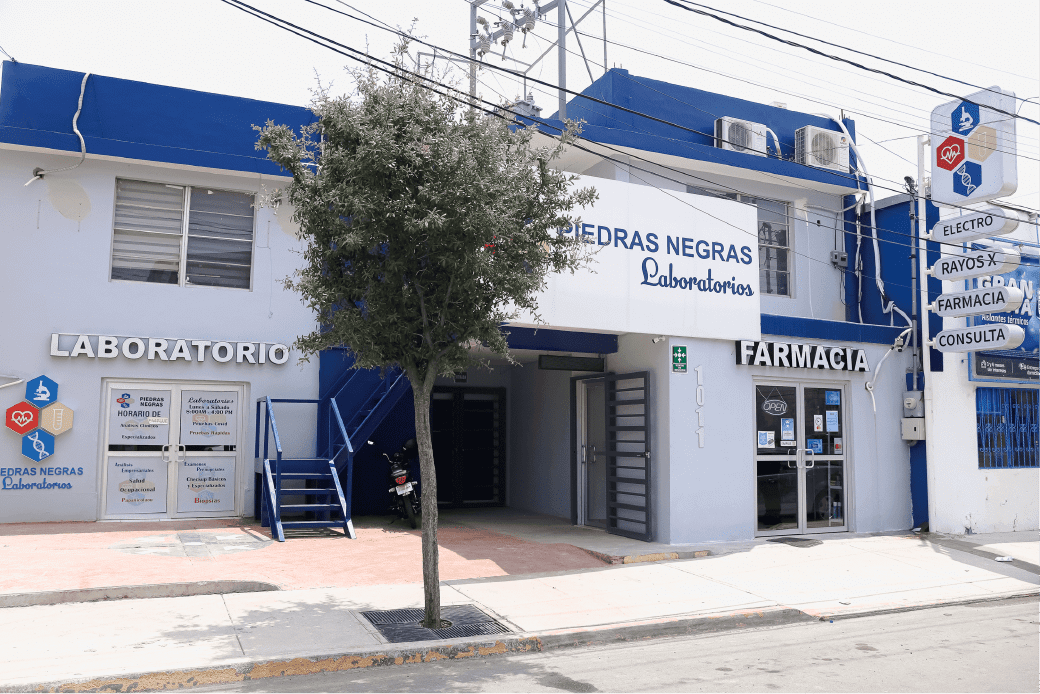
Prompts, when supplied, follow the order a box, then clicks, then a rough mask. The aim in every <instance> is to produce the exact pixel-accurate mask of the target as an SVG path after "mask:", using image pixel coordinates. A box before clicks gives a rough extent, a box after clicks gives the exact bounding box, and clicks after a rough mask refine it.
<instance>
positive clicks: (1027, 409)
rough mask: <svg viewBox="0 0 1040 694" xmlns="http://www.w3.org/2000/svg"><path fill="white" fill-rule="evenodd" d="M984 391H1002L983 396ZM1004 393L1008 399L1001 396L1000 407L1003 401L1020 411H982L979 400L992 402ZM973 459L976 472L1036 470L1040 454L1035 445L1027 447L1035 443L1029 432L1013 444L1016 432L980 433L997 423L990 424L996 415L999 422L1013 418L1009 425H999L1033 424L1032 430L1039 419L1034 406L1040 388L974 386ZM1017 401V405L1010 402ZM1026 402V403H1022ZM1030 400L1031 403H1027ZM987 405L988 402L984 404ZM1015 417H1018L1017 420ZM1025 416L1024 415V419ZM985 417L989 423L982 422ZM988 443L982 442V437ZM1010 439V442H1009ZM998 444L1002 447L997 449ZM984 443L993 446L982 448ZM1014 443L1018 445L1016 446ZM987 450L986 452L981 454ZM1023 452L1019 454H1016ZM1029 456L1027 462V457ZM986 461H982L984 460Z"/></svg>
mask: <svg viewBox="0 0 1040 694" xmlns="http://www.w3.org/2000/svg"><path fill="white" fill-rule="evenodd" d="M983 391H1001V393H993V394H991V395H988V396H987V395H985V394H984V393H983ZM1003 393H1008V394H1009V397H1008V399H1007V400H1006V401H1005V400H1004V399H1003V397H1000V400H1001V401H1002V404H1003V403H1004V402H1006V403H1007V404H1009V405H1011V406H1017V407H1018V408H1019V410H1020V411H1019V412H1017V413H1012V412H1010V410H1000V411H998V410H985V411H983V410H981V406H982V405H983V402H982V400H984V399H989V400H990V401H991V402H992V400H995V399H997V398H998V396H1000V395H1002V394H1003ZM1010 393H1023V395H1021V396H1017V397H1016V396H1010ZM974 400H975V456H976V464H977V466H978V469H979V470H986V471H990V470H1035V469H1037V468H1038V467H1040V451H1038V450H1037V449H1036V447H1035V446H1028V443H1030V442H1035V441H1036V440H1037V439H1036V438H1032V441H1030V440H1029V439H1030V438H1031V436H1032V437H1035V436H1036V434H1032V435H1030V433H1029V432H1021V435H1022V438H1020V439H1018V441H1017V442H1016V441H1015V438H1016V432H1014V431H1010V432H1008V431H996V432H993V431H987V432H986V433H985V434H984V433H983V431H982V428H983V426H984V425H993V424H998V423H997V422H995V421H992V418H994V417H997V416H999V417H1000V418H1001V419H1002V420H1006V419H1007V418H1008V417H1011V418H1012V422H1006V421H1002V422H1000V423H999V424H1017V425H1018V426H1028V425H1029V424H1032V425H1033V426H1034V427H1035V426H1036V425H1037V420H1038V419H1040V413H1038V412H1037V411H1036V404H1037V402H1038V400H1040V388H1029V387H1018V388H1016V387H1007V386H1004V387H1001V386H977V387H976V388H975V397H974ZM1012 400H1017V402H1011V401H1012ZM1022 400H1025V401H1026V402H1022ZM1029 400H1032V402H1028V401H1029ZM986 404H990V403H986ZM1026 413H1031V414H1032V415H1033V420H1032V422H1029V421H1028V414H1026ZM1016 414H1017V417H1016ZM1023 414H1025V416H1023ZM984 417H985V418H987V419H989V420H991V421H986V420H983V418H984ZM984 436H985V437H986V439H987V440H985V441H984V440H983V437H984ZM1009 437H1010V439H1011V441H1009ZM998 441H999V442H1000V443H1001V444H1002V445H1001V446H1000V447H999V450H998V446H997V443H998ZM984 443H991V444H993V445H992V446H989V447H987V446H984V445H982V444H984ZM1016 443H1017V445H1016ZM984 451H986V452H984ZM1017 453H1022V455H1020V456H1019V455H1016V454H1017ZM1030 453H1031V454H1032V457H1031V459H1030V456H1029V454H1030ZM987 457H988V460H985V461H984V458H987Z"/></svg>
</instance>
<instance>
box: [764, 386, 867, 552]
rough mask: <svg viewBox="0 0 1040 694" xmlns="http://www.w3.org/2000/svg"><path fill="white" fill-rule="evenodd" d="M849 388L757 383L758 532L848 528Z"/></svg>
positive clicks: (816, 530) (801, 531) (784, 532)
mask: <svg viewBox="0 0 1040 694" xmlns="http://www.w3.org/2000/svg"><path fill="white" fill-rule="evenodd" d="M843 400H844V387H843V386H842V385H833V386H811V387H810V386H803V385H798V384H784V383H756V384H755V432H754V433H755V481H756V525H755V530H756V534H758V535H790V534H800V533H819V532H836V531H844V530H847V529H848V525H847V523H846V521H845V518H846V514H847V505H846V496H845V476H846V475H845V472H846V470H845V441H846V439H847V434H846V433H845V431H844V427H845V416H844V410H843Z"/></svg>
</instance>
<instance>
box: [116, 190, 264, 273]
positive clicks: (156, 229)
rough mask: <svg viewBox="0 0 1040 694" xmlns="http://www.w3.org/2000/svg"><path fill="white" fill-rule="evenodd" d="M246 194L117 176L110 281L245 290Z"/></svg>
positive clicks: (249, 203) (249, 235)
mask: <svg viewBox="0 0 1040 694" xmlns="http://www.w3.org/2000/svg"><path fill="white" fill-rule="evenodd" d="M253 202H254V196H253V195H252V194H250V193H238V192H233V191H227V190H219V189H216V188H206V187H198V186H175V185H164V184H162V183H148V182H145V181H130V180H124V179H116V214H115V225H114V230H113V241H112V273H111V278H112V279H114V280H130V281H135V282H157V283H160V284H176V285H180V286H185V285H202V286H209V287H232V288H237V289H249V287H250V279H251V274H252V272H251V271H252V265H253Z"/></svg>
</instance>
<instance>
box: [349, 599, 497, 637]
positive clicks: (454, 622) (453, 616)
mask: <svg viewBox="0 0 1040 694" xmlns="http://www.w3.org/2000/svg"><path fill="white" fill-rule="evenodd" d="M361 615H362V616H363V617H364V618H365V619H367V620H368V621H369V622H370V623H371V624H372V626H374V627H375V628H376V629H378V630H379V633H380V634H382V635H383V638H385V639H386V640H387V641H389V642H390V643H408V642H411V641H442V640H444V639H460V638H466V637H469V636H491V635H494V634H508V633H509V630H508V629H506V628H505V627H504V626H502V625H501V624H499V623H498V622H496V621H495V620H494V619H492V618H491V617H489V616H487V615H486V614H484V612H483V611H482V610H480V609H479V608H477V607H474V606H473V605H447V606H445V607H442V608H441V618H442V619H446V620H448V621H449V622H451V626H450V627H445V628H444V629H427V628H426V627H423V626H419V622H421V621H422V619H423V617H424V616H425V612H424V611H423V610H421V609H414V608H410V609H403V610H373V611H370V612H362V613H361Z"/></svg>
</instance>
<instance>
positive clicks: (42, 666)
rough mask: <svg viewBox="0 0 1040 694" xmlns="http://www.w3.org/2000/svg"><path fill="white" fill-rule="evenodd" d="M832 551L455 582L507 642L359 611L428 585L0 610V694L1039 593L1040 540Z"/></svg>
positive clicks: (772, 550)
mask: <svg viewBox="0 0 1040 694" xmlns="http://www.w3.org/2000/svg"><path fill="white" fill-rule="evenodd" d="M7 539H9V538H4V540H5V541H6V540H7ZM514 539H516V538H514ZM821 539H822V541H821V542H818V543H812V542H810V543H805V544H799V545H789V544H783V543H776V542H766V541H763V542H756V543H737V544H733V545H719V546H716V547H715V548H714V555H713V556H709V557H705V558H699V559H679V560H672V561H660V562H647V563H636V564H630V565H614V566H606V565H602V564H601V565H600V567H599V568H581V569H571V570H566V571H559V572H552V573H541V574H518V575H508V574H506V573H502V574H500V575H497V576H479V577H471V578H462V579H456V580H446V581H445V582H444V583H443V586H442V601H443V603H444V604H445V605H453V604H471V605H476V606H477V607H480V608H481V609H482V610H484V611H485V612H486V613H488V614H489V615H490V616H492V617H494V618H496V619H497V620H499V621H500V622H501V623H502V624H503V625H504V626H506V627H508V628H509V629H510V630H511V632H512V633H510V634H508V635H503V636H502V637H499V638H497V639H496V638H493V637H487V636H484V637H479V638H471V639H454V640H449V641H437V642H430V641H427V642H416V643H408V644H390V643H388V642H387V641H386V640H385V639H384V638H383V637H382V636H381V635H380V634H379V632H378V631H376V629H375V628H374V627H372V626H371V625H370V624H369V623H368V622H367V620H365V619H364V618H363V617H362V616H361V615H360V614H359V613H360V612H361V611H363V610H372V609H397V608H404V607H421V605H422V586H421V583H418V582H409V583H396V584H381V585H354V586H349V587H347V586H340V587H332V588H307V589H295V590H281V591H274V592H251V593H234V594H219V595H196V596H190V597H176V598H155V599H128V600H118V601H109V602H93V603H70V604H59V605H47V606H35V607H12V608H7V609H0V646H2V650H0V653H2V655H0V663H2V668H0V690H24V689H27V688H33V689H36V688H37V687H40V686H42V687H43V688H44V689H49V688H53V687H58V686H60V685H61V684H63V683H65V684H66V685H67V687H66V688H68V689H75V690H86V689H99V688H109V689H121V690H123V691H126V690H127V689H128V688H137V689H163V688H176V687H183V686H194V685H200V684H206V683H213V684H218V683H221V682H225V683H226V682H232V681H236V680H241V679H247V678H249V679H252V678H257V677H269V676H277V675H282V674H303V673H309V672H317V671H321V670H339V669H347V668H354V667H364V666H372V665H386V664H393V663H402V662H419V661H422V660H427V661H428V660H433V659H440V658H461V657H474V656H477V657H479V656H483V655H490V654H494V653H502V652H516V651H523V650H532V649H542V648H548V647H552V646H563V645H574V644H584V643H595V642H603V641H607V640H610V641H613V640H617V639H624V638H645V637H647V636H653V635H659V634H665V633H689V632H691V631H697V630H709V631H710V630H714V629H718V628H722V627H726V626H759V625H760V626H769V625H775V624H782V623H787V622H790V621H798V620H808V619H821V618H822V619H825V620H830V619H839V618H846V617H852V616H856V615H862V614H875V613H878V612H883V611H889V610H905V609H915V608H921V607H927V606H932V605H938V604H947V603H955V602H968V601H978V600H994V599H1004V598H1011V597H1016V596H1036V595H1037V594H1038V593H1037V591H1038V585H1040V577H1038V575H1037V573H1038V572H1040V567H1037V565H1036V563H1034V561H1030V560H1031V559H1036V557H1037V555H1036V552H1037V548H1038V546H1040V545H1038V542H1037V533H1035V532H1033V533H1016V534H1014V535H1013V536H1001V537H994V538H987V537H986V536H970V537H969V538H968V540H970V541H966V539H965V538H950V537H942V536H934V537H932V536H914V535H912V534H909V533H907V534H900V535H889V536H849V535H845V536H829V537H824V538H821ZM550 544H555V543H550ZM290 545H291V543H286V546H290ZM961 545H963V547H962V546H961ZM994 549H996V550H999V552H994V551H992V550H994ZM998 553H999V554H1006V555H1012V556H1015V555H1017V556H1016V561H1013V562H1010V563H1001V562H997V561H995V560H994V557H995V556H997V554H998ZM72 683H76V684H72Z"/></svg>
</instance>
